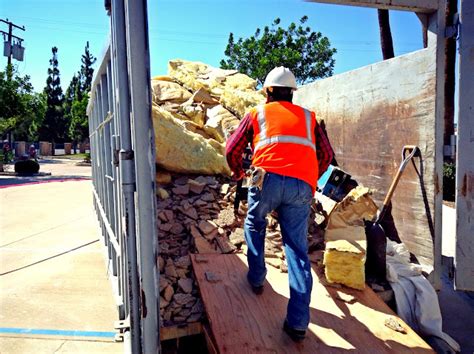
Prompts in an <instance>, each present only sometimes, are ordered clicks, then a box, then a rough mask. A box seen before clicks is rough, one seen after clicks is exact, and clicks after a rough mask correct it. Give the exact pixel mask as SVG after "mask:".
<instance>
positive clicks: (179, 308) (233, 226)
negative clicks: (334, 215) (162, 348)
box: [157, 171, 324, 326]
mask: <svg viewBox="0 0 474 354" xmlns="http://www.w3.org/2000/svg"><path fill="white" fill-rule="evenodd" d="M157 182H158V188H157V193H158V196H159V198H158V237H159V247H160V250H159V253H160V256H159V260H158V261H159V268H160V317H161V323H162V324H163V325H164V326H171V325H179V324H182V323H186V322H194V321H198V320H200V318H201V316H202V312H203V308H202V303H201V300H199V294H198V291H197V288H196V284H195V281H194V279H193V274H192V269H191V262H190V259H189V253H234V252H244V253H245V252H246V245H245V239H244V230H243V222H244V216H245V214H246V204H245V203H242V204H243V205H241V207H240V209H239V212H238V215H235V214H234V203H233V202H234V197H235V190H236V186H235V183H234V182H232V181H230V179H229V178H227V177H224V176H202V175H200V176H198V175H190V174H176V173H173V174H170V173H168V172H163V171H162V172H159V173H158V174H157ZM313 215H314V210H313ZM310 219H311V220H312V221H311V223H310V225H309V231H310V233H309V236H308V241H309V251H310V252H311V251H313V250H321V249H323V248H324V236H323V234H322V232H321V228H320V227H319V226H318V225H317V224H316V222H315V221H314V220H315V218H314V217H312V218H310ZM265 244H266V246H265V260H266V262H267V264H269V265H271V266H273V267H276V268H279V269H280V270H281V271H282V272H287V266H286V262H285V256H284V251H283V243H282V237H281V233H280V228H279V225H278V221H277V215H269V216H268V226H267V240H266V243H265Z"/></svg>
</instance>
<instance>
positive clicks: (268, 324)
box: [192, 254, 433, 353]
mask: <svg viewBox="0 0 474 354" xmlns="http://www.w3.org/2000/svg"><path fill="white" fill-rule="evenodd" d="M192 262H193V267H194V273H195V275H196V279H197V282H198V284H199V288H200V292H201V296H202V299H203V302H204V306H205V309H206V312H207V317H208V320H209V323H210V330H211V338H212V339H213V342H214V345H215V347H216V348H215V349H216V351H217V352H219V353H257V352H258V353H340V352H346V351H354V352H358V353H433V351H432V349H431V348H430V346H429V345H428V344H427V343H426V342H425V341H424V340H423V339H421V338H420V337H419V336H418V335H417V334H416V333H415V332H414V331H413V330H412V329H411V328H409V327H408V326H407V325H406V324H405V323H404V322H403V321H402V320H400V319H399V318H398V317H397V316H396V315H395V314H394V313H393V311H392V310H391V309H390V308H389V307H388V306H387V305H386V304H385V303H384V302H383V301H382V300H381V299H380V298H379V297H378V296H377V295H375V293H374V292H373V291H372V290H371V289H369V288H367V289H366V290H364V291H357V290H351V289H347V288H340V289H338V288H334V287H331V286H324V285H323V282H324V275H323V274H320V275H319V276H318V275H317V272H316V270H317V267H316V266H315V265H314V266H313V282H314V285H313V291H312V299H311V323H310V325H309V330H308V331H307V334H306V339H305V340H304V342H303V343H301V344H296V343H293V342H292V341H291V340H290V339H289V337H288V336H287V335H286V334H285V333H284V332H283V330H282V324H283V319H284V317H285V314H286V306H287V302H288V297H289V289H288V275H287V274H283V273H280V271H279V270H277V269H274V268H273V267H271V266H268V267H267V268H268V274H267V281H266V283H265V290H264V292H263V294H262V295H260V296H257V295H255V294H254V293H253V292H252V291H251V289H250V287H249V285H248V284H247V281H246V277H245V276H246V273H247V264H246V261H245V256H243V255H236V254H197V255H192ZM392 316H393V317H395V318H396V319H397V320H398V321H399V323H401V324H402V325H403V326H404V327H405V328H406V330H407V334H402V333H399V332H396V331H394V330H392V329H390V328H388V327H386V326H385V325H384V323H385V320H386V319H387V318H389V317H392Z"/></svg>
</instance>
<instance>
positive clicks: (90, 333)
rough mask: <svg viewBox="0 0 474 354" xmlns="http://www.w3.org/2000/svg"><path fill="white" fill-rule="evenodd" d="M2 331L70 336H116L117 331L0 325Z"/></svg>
mask: <svg viewBox="0 0 474 354" xmlns="http://www.w3.org/2000/svg"><path fill="white" fill-rule="evenodd" d="M1 333H10V334H36V335H46V336H68V337H101V338H114V337H115V334H116V333H115V332H100V331H72V330H61V329H33V328H9V327H0V334H1Z"/></svg>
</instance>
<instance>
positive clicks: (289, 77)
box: [263, 66, 296, 90]
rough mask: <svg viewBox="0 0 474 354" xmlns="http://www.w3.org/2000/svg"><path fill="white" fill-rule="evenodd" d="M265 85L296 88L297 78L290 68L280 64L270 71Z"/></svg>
mask: <svg viewBox="0 0 474 354" xmlns="http://www.w3.org/2000/svg"><path fill="white" fill-rule="evenodd" d="M263 87H291V88H292V89H294V90H296V78H295V75H293V73H292V72H291V71H290V69H288V68H285V67H284V66H279V67H276V68H274V69H273V70H272V71H270V72H269V73H268V75H267V77H266V78H265V83H264V84H263Z"/></svg>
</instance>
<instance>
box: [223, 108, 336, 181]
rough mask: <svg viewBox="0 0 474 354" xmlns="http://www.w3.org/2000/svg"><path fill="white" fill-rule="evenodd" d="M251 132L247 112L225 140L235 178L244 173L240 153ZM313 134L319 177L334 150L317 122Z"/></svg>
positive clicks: (325, 168)
mask: <svg viewBox="0 0 474 354" xmlns="http://www.w3.org/2000/svg"><path fill="white" fill-rule="evenodd" d="M253 134H254V132H253V126H252V119H251V118H250V114H248V113H247V114H246V115H245V117H244V119H242V120H241V121H240V124H239V126H238V127H237V130H235V132H234V133H232V135H231V136H230V137H229V139H228V140H227V143H226V148H225V153H226V158H227V163H228V164H229V167H230V169H231V171H232V172H233V173H234V177H235V178H236V179H240V178H242V177H243V175H244V170H243V168H242V154H243V152H244V150H245V148H246V146H247V144H248V143H250V144H252V142H253ZM314 134H315V136H316V155H317V157H318V165H319V176H318V177H321V175H322V174H323V173H324V172H325V171H326V170H327V168H328V166H329V164H330V163H331V161H332V159H333V157H334V151H333V149H332V147H331V144H330V142H329V139H328V138H327V136H326V134H325V133H324V131H323V130H322V128H321V127H320V126H319V124H316V126H315V128H314ZM313 187H315V186H313Z"/></svg>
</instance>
